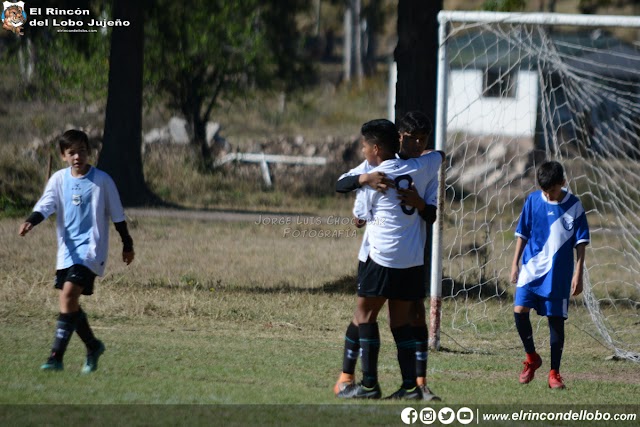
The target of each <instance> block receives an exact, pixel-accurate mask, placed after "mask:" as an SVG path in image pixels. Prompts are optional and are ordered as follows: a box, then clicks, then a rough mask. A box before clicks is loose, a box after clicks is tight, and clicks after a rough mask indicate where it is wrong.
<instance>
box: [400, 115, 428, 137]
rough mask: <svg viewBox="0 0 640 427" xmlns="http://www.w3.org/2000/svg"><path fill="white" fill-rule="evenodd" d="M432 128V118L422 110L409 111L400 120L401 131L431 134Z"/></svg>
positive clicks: (412, 133)
mask: <svg viewBox="0 0 640 427" xmlns="http://www.w3.org/2000/svg"><path fill="white" fill-rule="evenodd" d="M432 130H433V125H432V124H431V120H429V117H427V115H426V114H424V113H423V112H422V111H409V112H408V113H407V114H405V115H404V116H403V117H402V118H401V119H400V120H399V121H398V131H399V132H400V133H408V134H411V135H414V134H420V133H422V134H425V135H430V134H431V131H432Z"/></svg>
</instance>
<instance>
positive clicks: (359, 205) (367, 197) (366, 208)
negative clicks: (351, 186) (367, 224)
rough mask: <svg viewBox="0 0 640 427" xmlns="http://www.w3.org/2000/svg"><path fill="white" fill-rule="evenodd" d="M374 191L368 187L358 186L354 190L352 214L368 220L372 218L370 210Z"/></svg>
mask: <svg viewBox="0 0 640 427" xmlns="http://www.w3.org/2000/svg"><path fill="white" fill-rule="evenodd" d="M375 194H376V192H375V191H374V190H372V189H370V188H360V189H358V190H357V191H356V200H355V202H354V203H353V216H355V217H356V218H358V219H364V220H366V221H370V220H371V219H372V218H373V213H372V211H371V209H372V207H373V197H374V196H375Z"/></svg>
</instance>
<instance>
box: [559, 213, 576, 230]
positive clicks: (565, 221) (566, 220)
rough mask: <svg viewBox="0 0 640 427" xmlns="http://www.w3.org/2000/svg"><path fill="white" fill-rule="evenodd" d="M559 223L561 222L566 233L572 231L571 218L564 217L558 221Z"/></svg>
mask: <svg viewBox="0 0 640 427" xmlns="http://www.w3.org/2000/svg"><path fill="white" fill-rule="evenodd" d="M560 221H562V226H563V227H564V229H565V230H567V231H571V230H573V217H570V216H569V215H565V216H563V217H562V218H561V219H560Z"/></svg>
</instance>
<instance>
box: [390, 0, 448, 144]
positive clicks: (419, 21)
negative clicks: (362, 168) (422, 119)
mask: <svg viewBox="0 0 640 427" xmlns="http://www.w3.org/2000/svg"><path fill="white" fill-rule="evenodd" d="M442 3H443V0H430V1H412V0H399V2H398V44H397V46H396V49H395V51H394V53H393V56H394V59H395V61H396V63H397V65H398V80H397V83H396V106H395V111H396V120H398V119H400V118H401V117H402V116H403V115H404V114H406V113H407V112H408V111H422V112H423V113H424V114H426V115H427V117H429V119H431V122H432V123H435V121H436V85H437V64H438V12H440V11H441V10H442ZM427 146H428V147H430V148H432V147H433V146H434V135H433V132H432V133H431V136H430V138H429V141H428V145H427Z"/></svg>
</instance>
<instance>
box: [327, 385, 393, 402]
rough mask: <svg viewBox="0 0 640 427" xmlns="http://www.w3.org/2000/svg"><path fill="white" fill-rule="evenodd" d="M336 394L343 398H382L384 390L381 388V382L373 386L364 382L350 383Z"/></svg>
mask: <svg viewBox="0 0 640 427" xmlns="http://www.w3.org/2000/svg"><path fill="white" fill-rule="evenodd" d="M336 396H338V397H339V398H341V399H380V398H381V397H382V391H381V390H380V384H376V385H375V386H373V387H371V388H369V387H365V386H363V385H362V384H348V385H347V386H346V387H345V388H343V389H342V390H340V392H339V393H338V394H337V395H336Z"/></svg>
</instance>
